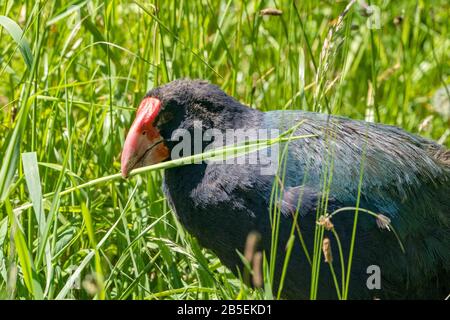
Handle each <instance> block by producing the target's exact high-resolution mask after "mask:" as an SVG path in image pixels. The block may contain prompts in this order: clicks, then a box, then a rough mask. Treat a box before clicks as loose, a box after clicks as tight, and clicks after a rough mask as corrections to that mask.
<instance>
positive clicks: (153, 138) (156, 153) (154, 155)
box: [121, 97, 169, 178]
mask: <svg viewBox="0 0 450 320" xmlns="http://www.w3.org/2000/svg"><path fill="white" fill-rule="evenodd" d="M160 107H161V102H160V101H159V100H158V99H156V98H152V97H148V98H145V99H144V100H143V101H142V103H141V105H140V106H139V109H138V111H137V113H136V119H135V120H134V122H133V124H132V125H131V128H130V131H129V132H128V135H127V138H126V139H125V144H124V146H123V151H122V158H121V169H122V176H123V177H124V178H125V177H127V176H128V175H129V173H130V171H131V170H132V169H135V168H139V167H143V166H146V165H150V164H154V163H159V162H161V161H163V160H165V159H167V157H168V155H169V151H168V149H167V147H166V146H165V145H164V143H163V139H162V137H161V135H160V134H159V132H158V130H157V129H156V128H155V127H154V126H153V124H152V123H153V120H154V119H155V117H156V116H157V114H158V112H159V110H160Z"/></svg>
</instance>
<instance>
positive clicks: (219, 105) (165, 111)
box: [121, 80, 243, 177]
mask: <svg viewBox="0 0 450 320" xmlns="http://www.w3.org/2000/svg"><path fill="white" fill-rule="evenodd" d="M242 107H243V106H242V105H240V104H239V102H237V101H236V100H234V99H233V98H232V97H230V96H228V95H227V94H225V93H224V92H223V91H222V90H221V89H220V88H219V87H217V86H215V85H212V84H209V83H208V82H206V81H200V80H175V81H172V82H170V83H168V84H166V85H164V86H161V87H158V88H155V89H152V90H150V91H149V92H148V93H147V95H146V96H145V98H144V99H143V100H142V102H141V104H140V105H139V108H138V109H137V112H136V118H135V120H134V122H133V124H132V125H131V127H130V130H129V132H128V135H127V137H126V140H125V144H124V148H123V151H122V158H121V169H122V176H124V177H126V176H128V174H129V173H130V171H131V170H132V169H135V168H139V167H142V166H146V165H150V164H155V163H159V162H162V161H165V160H168V159H169V158H170V151H171V149H172V147H173V142H172V141H171V137H172V133H173V132H174V131H175V130H176V129H186V130H191V129H192V127H193V123H194V121H195V120H198V121H201V122H202V123H203V125H204V126H205V127H206V128H211V127H216V126H221V124H222V123H226V122H227V123H234V121H230V119H229V118H231V116H230V115H233V114H235V113H236V112H229V111H232V110H231V109H241V108H242ZM224 111H225V112H224ZM231 120H232V119H231ZM220 122H222V123H220Z"/></svg>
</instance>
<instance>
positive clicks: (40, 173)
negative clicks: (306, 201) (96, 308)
mask: <svg viewBox="0 0 450 320" xmlns="http://www.w3.org/2000/svg"><path fill="white" fill-rule="evenodd" d="M371 3H372V4H373V5H377V6H378V7H379V8H380V12H381V17H380V27H381V28H380V29H371V28H368V27H367V20H368V19H370V18H368V17H367V12H365V11H364V10H365V9H364V6H362V5H361V4H360V2H356V3H354V4H353V6H352V7H351V8H350V10H349V11H348V13H347V14H346V16H345V17H344V18H343V21H342V25H341V26H340V27H339V28H337V27H336V20H335V19H338V17H339V16H340V15H341V14H342V13H343V12H344V9H345V7H346V6H347V4H348V2H345V1H339V2H336V1H330V2H326V1H322V2H317V1H312V0H308V1H300V2H291V1H277V2H271V1H244V2H242V3H239V2H235V1H212V0H204V1H186V0H185V1H183V0H181V1H173V2H172V1H154V2H148V1H119V0H109V1H100V0H97V1H96V0H92V1H89V0H82V1H31V0H29V1H27V0H25V1H13V0H9V1H6V0H3V1H1V0H0V80H1V82H0V83H1V85H0V145H1V148H0V159H1V161H0V162H1V163H0V298H13V299H29V298H34V299H41V298H45V299H54V298H61V299H63V298H77V299H92V298H95V299H102V298H107V299H130V298H134V299H174V298H185V299H197V298H205V299H207V298H220V299H223V298H231V299H241V298H250V299H256V298H270V297H272V293H271V292H269V291H263V290H251V289H249V288H248V287H246V286H244V285H243V283H242V281H241V280H240V279H237V278H235V277H234V276H233V275H232V274H231V273H230V272H229V271H228V270H227V269H225V268H224V267H223V266H222V265H221V264H220V261H219V260H218V259H217V257H215V256H214V255H213V254H212V253H211V252H209V251H207V250H204V249H203V248H201V247H200V246H199V245H198V243H197V242H196V240H195V239H194V238H192V237H191V236H190V235H189V234H187V233H186V232H185V230H184V229H183V228H182V227H181V226H180V225H179V223H178V222H177V220H176V219H175V218H174V215H173V213H172V212H171V211H170V208H168V206H167V203H166V202H165V200H164V197H163V195H162V193H161V188H160V186H161V170H148V169H143V170H142V172H140V174H138V175H136V176H135V177H134V178H132V179H131V180H129V181H125V180H123V179H121V178H120V176H119V175H118V172H119V170H120V164H119V161H120V158H119V156H120V152H121V147H122V145H123V141H124V138H125V134H126V131H127V128H128V127H129V125H130V123H131V121H132V116H133V110H134V108H135V107H136V106H137V105H138V103H139V101H140V99H141V98H142V97H143V95H144V94H145V92H146V91H147V90H149V89H150V88H152V87H154V86H157V85H159V84H162V83H166V82H168V81H171V80H173V79H178V78H183V77H190V78H203V79H208V80H210V81H211V82H213V83H217V84H219V85H220V86H221V87H222V88H223V89H224V90H225V91H226V92H228V93H229V94H231V95H233V96H235V97H236V98H238V99H239V100H241V101H242V102H244V103H246V104H248V105H250V106H252V107H254V108H258V109H261V110H273V109H283V108H284V109H303V110H311V111H313V110H315V111H323V112H331V113H336V114H340V115H346V116H349V117H352V118H355V119H369V120H370V119H375V120H376V121H379V122H383V123H388V124H394V125H398V126H401V127H403V128H405V129H406V130H408V131H411V132H414V133H420V134H422V135H424V136H427V137H430V138H432V139H435V140H438V141H440V142H441V143H444V144H446V145H447V146H448V145H450V139H449V138H448V137H449V135H450V130H449V120H448V118H445V117H444V116H442V115H441V114H439V113H437V112H436V111H435V108H436V106H435V105H433V101H434V100H433V99H432V97H433V95H434V94H435V92H436V91H437V90H439V89H441V88H442V87H443V86H445V84H448V82H449V77H448V75H449V73H450V66H449V61H450V57H449V52H450V50H449V47H450V41H449V32H448V28H449V25H448V19H449V16H448V12H450V10H449V9H450V8H449V4H448V3H447V2H446V1H434V2H428V1H417V2H409V1H403V2H402V1H371ZM267 7H276V8H278V9H281V10H282V11H283V14H282V15H281V16H261V15H260V14H259V12H260V10H262V9H264V8H267ZM447 92H448V90H447ZM447 101H448V100H447ZM164 166H165V165H161V166H159V167H158V166H156V167H154V168H153V169H158V168H159V169H160V168H163V167H164ZM328 167H332V161H331V160H330V163H329V165H328ZM282 172H283V171H280V178H282V176H283V173H282ZM329 179H332V177H331V176H330V177H329ZM328 183H329V180H328ZM323 188H324V190H325V191H326V189H327V181H324V185H323ZM280 192H282V190H275V191H274V193H275V194H280ZM324 194H326V192H325V193H324ZM24 204H26V205H25V206H24ZM323 204H324V206H325V207H324V208H322V209H323V210H325V211H326V199H323ZM274 213H276V212H274ZM323 213H324V212H318V217H319V215H321V214H323ZM360 214H364V213H362V212H360ZM275 216H276V215H275ZM316 232H317V233H316V237H317V244H319V246H318V247H317V246H316V249H315V252H314V253H311V260H312V261H311V263H313V264H317V263H319V262H320V261H321V260H322V259H323V256H322V255H321V254H322V253H321V247H320V246H321V239H322V237H323V229H321V228H319V227H318V228H317V230H316ZM293 234H295V230H293ZM354 241H358V240H357V233H356V237H355V239H354ZM333 245H335V244H333ZM335 260H336V261H338V259H335ZM269 267H270V262H267V264H265V268H264V270H263V273H264V275H265V277H264V278H265V280H264V281H265V284H266V287H269V286H270V283H271V281H270V279H271V277H272V278H273V274H272V275H271V274H270V270H273V268H269ZM350 267H351V263H349V264H348V265H347V264H346V265H345V266H343V267H342V266H341V265H340V264H337V265H336V264H335V265H334V268H335V269H336V270H341V269H344V268H350ZM313 270H316V271H315V272H313V273H312V275H311V277H312V279H315V280H313V281H312V286H311V298H315V297H316V296H317V287H316V283H317V277H318V276H320V275H319V271H320V270H318V269H313ZM348 271H349V270H348ZM344 273H345V272H342V273H341V272H340V271H339V272H338V277H337V278H338V279H337V283H338V287H339V291H340V294H341V295H342V297H343V298H345V297H346V296H347V295H348V291H347V290H348V284H347V281H348V279H347V278H345V274H344ZM339 275H341V276H342V279H341V277H340V276H339ZM278 296H279V294H278V293H277V292H275V296H274V297H278Z"/></svg>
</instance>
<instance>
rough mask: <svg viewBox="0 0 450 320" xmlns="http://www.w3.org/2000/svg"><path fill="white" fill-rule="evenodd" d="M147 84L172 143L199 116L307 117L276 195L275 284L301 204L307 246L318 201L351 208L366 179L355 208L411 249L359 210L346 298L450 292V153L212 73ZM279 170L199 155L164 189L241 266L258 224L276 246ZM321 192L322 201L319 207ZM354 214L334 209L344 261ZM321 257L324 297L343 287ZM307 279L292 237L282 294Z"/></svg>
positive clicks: (216, 121) (264, 241) (267, 121)
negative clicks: (245, 88)
mask: <svg viewBox="0 0 450 320" xmlns="http://www.w3.org/2000/svg"><path fill="white" fill-rule="evenodd" d="M148 95H149V96H153V97H157V98H158V99H160V100H161V102H162V103H163V109H162V111H161V112H160V113H161V114H162V115H164V114H166V116H165V117H164V118H166V119H167V118H169V119H171V120H170V121H164V122H161V123H159V124H158V122H156V123H157V126H158V129H159V130H160V132H161V135H162V136H163V138H164V139H165V142H166V144H167V145H168V146H169V148H172V147H173V142H172V141H171V134H172V132H173V131H174V130H175V129H179V128H182V129H186V130H189V131H192V130H193V123H194V121H202V123H203V125H204V127H203V128H202V129H203V130H206V129H209V128H217V129H220V130H226V129H233V128H234V129H238V128H244V129H245V128H247V129H248V128H265V129H266V128H267V129H271V128H272V129H279V130H280V131H281V132H282V131H285V130H287V129H289V128H290V127H292V126H294V125H296V124H298V123H299V121H302V124H301V125H300V126H299V127H298V129H297V130H296V132H295V135H314V136H313V137H308V138H304V139H299V140H293V141H291V142H289V145H288V156H287V160H286V161H287V165H286V174H285V177H284V179H283V184H282V186H281V187H280V190H281V192H280V196H281V200H280V199H278V200H277V201H276V204H277V205H278V206H280V210H281V215H282V217H281V224H280V230H279V232H280V234H279V244H278V254H277V264H276V268H277V270H276V279H275V283H274V287H275V288H276V287H277V286H278V280H279V276H280V274H281V268H282V265H283V257H284V254H285V246H286V242H287V240H288V238H289V234H290V231H291V227H292V223H293V217H294V215H295V212H296V210H297V208H299V210H300V212H299V218H298V222H299V225H300V229H301V232H302V235H303V238H304V239H305V242H306V245H307V247H308V250H309V253H310V254H312V246H313V241H314V228H315V226H316V213H317V210H318V208H319V210H321V212H322V211H323V212H325V211H327V212H329V213H330V212H332V211H334V210H336V209H339V208H343V207H355V206H356V204H357V198H358V193H359V186H360V178H361V182H362V183H361V188H360V189H361V190H360V191H361V192H360V203H359V206H360V208H364V209H367V210H370V211H373V212H374V213H376V214H382V215H383V216H386V217H388V218H389V219H390V220H391V223H392V226H393V227H394V228H395V230H396V231H397V232H398V236H399V238H400V240H401V242H402V244H403V246H404V248H405V252H402V250H401V248H400V245H399V242H398V239H397V238H396V237H395V235H394V234H393V232H390V231H388V230H384V229H380V228H379V227H378V226H377V223H376V219H375V218H374V217H372V216H370V215H367V214H361V213H360V214H359V219H358V228H357V238H356V247H355V252H354V258H353V267H352V275H351V282H350V297H353V298H369V299H371V298H373V297H380V298H440V299H442V298H445V296H446V295H447V294H448V293H449V292H450V280H449V275H450V272H449V271H450V270H449V269H450V247H449V245H450V242H449V240H450V221H449V214H450V197H449V194H450V153H449V151H447V150H446V149H445V148H443V147H442V146H440V145H438V144H436V143H434V142H432V141H430V140H427V139H424V138H421V137H418V136H415V135H412V134H409V133H407V132H405V131H403V130H401V129H399V128H396V127H392V126H386V125H381V124H373V123H367V122H363V121H355V120H350V119H347V118H343V117H337V116H329V115H325V114H319V113H311V112H303V111H271V112H266V113H263V112H260V111H258V110H254V109H250V108H248V107H246V106H243V105H242V104H240V103H239V102H237V101H236V100H234V99H233V98H231V97H229V96H227V95H226V94H225V93H223V92H222V91H221V90H220V89H219V88H217V87H216V86H212V85H210V84H208V83H206V82H200V81H190V80H180V81H175V82H172V83H170V84H168V85H166V86H163V87H160V88H157V89H154V90H152V91H150V92H149V94H148ZM167 114H169V115H170V117H167ZM157 121H158V119H157ZM282 149H283V145H282V146H280V150H282ZM361 169H362V170H363V173H362V176H361ZM274 181H275V182H276V181H277V180H276V179H274V176H270V175H262V174H261V171H260V166H259V165H250V164H248V165H232V164H229V165H227V164H211V163H210V164H206V163H202V164H196V165H187V166H183V167H178V168H172V169H169V170H166V172H165V184H164V190H165V194H166V195H167V198H168V200H169V202H170V204H171V206H172V208H173V209H174V211H175V212H176V214H177V216H178V217H179V219H180V222H181V223H182V224H183V225H184V226H185V227H186V228H187V230H188V231H189V232H190V233H192V234H193V235H194V236H196V237H197V238H198V240H199V241H200V243H201V244H202V245H203V246H205V247H207V248H209V249H211V250H213V251H214V252H215V253H216V254H217V255H218V257H219V258H220V259H221V261H222V262H223V263H224V264H225V265H226V266H228V267H229V268H230V269H231V270H233V271H234V272H236V270H237V269H236V266H237V267H238V268H240V267H242V263H241V260H240V258H239V256H238V255H237V254H236V250H238V251H240V252H243V251H244V246H245V242H246V239H247V235H248V234H249V233H250V232H251V231H254V230H256V231H258V232H259V233H260V234H261V236H262V237H261V242H260V249H261V250H264V251H266V253H267V254H268V253H269V251H270V244H271V234H272V230H271V220H270V204H271V195H272V192H273V185H274V183H275V182H274ZM324 182H325V184H324ZM324 199H327V207H326V208H323V205H322V206H321V203H322V202H323V200H324ZM299 203H300V206H298V204H299ZM353 221H354V211H347V212H342V213H339V214H337V215H336V216H335V217H333V219H332V222H333V224H334V227H335V230H336V231H337V233H338V234H339V236H340V238H341V241H342V244H343V250H344V255H345V260H346V261H347V260H348V252H349V243H350V239H351V234H352V227H353ZM325 233H326V236H328V237H329V238H330V239H331V243H332V248H333V255H334V257H335V259H336V261H338V258H337V257H338V256H339V254H338V252H337V251H336V247H337V246H336V239H334V236H333V234H332V233H331V232H329V231H325ZM322 260H323V259H322ZM338 265H339V263H338V262H336V263H335V270H336V273H337V275H338V278H339V279H340V272H341V271H340V268H339V267H338ZM370 265H377V266H379V267H380V270H381V275H382V282H381V283H382V286H381V289H380V290H375V291H373V290H369V289H368V288H367V286H366V280H367V278H368V274H367V267H368V266H370ZM320 268H321V269H320V270H321V271H320V277H319V289H318V296H319V298H336V291H335V289H334V285H333V283H332V281H331V277H330V271H329V267H328V265H327V264H325V263H322V264H321V267H320ZM310 279H311V267H310V265H309V263H308V262H307V258H306V256H305V253H304V251H303V249H302V248H301V246H300V243H299V241H298V239H297V240H296V244H295V247H294V250H293V254H292V258H291V261H290V265H289V268H288V272H287V276H286V280H285V284H284V290H283V293H284V294H283V296H284V297H286V298H307V297H309V289H310Z"/></svg>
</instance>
